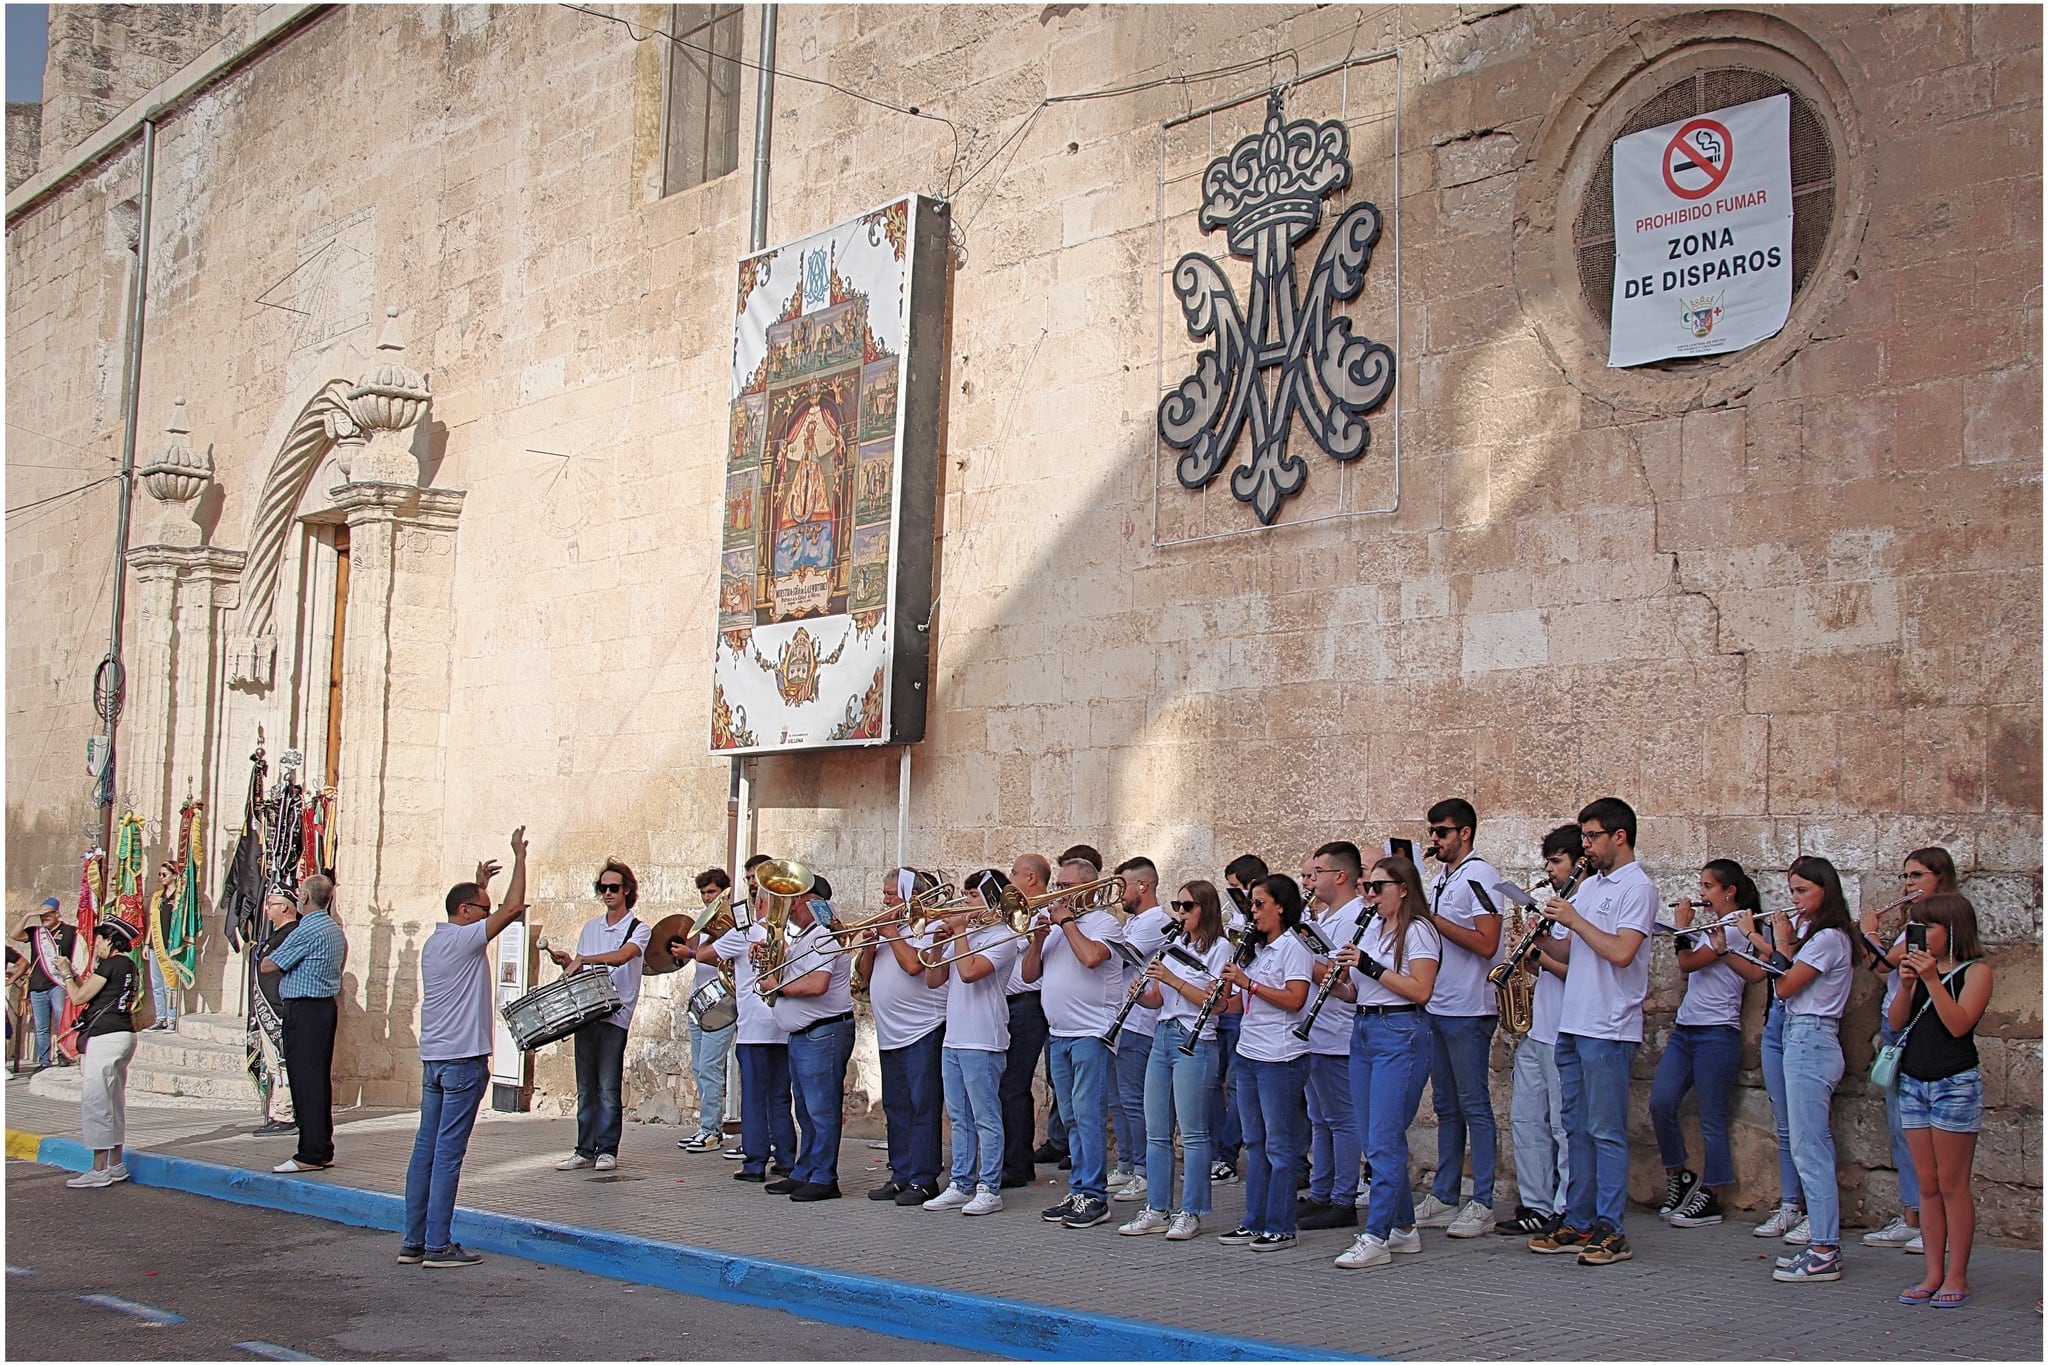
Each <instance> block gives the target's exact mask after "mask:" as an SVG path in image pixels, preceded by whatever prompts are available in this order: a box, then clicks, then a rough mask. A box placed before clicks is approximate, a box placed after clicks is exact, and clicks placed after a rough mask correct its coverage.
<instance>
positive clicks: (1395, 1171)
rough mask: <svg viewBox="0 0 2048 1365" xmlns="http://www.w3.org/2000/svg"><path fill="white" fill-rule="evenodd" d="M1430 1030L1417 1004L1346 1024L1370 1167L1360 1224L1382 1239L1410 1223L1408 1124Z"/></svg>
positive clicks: (1354, 1100) (1426, 1061)
mask: <svg viewBox="0 0 2048 1365" xmlns="http://www.w3.org/2000/svg"><path fill="white" fill-rule="evenodd" d="M1431 1033H1432V1030H1431V1029H1430V1026H1429V1017H1428V1016H1427V1015H1425V1014H1423V1013H1422V1011H1420V1010H1407V1011H1403V1012H1401V1013H1398V1014H1361V1015H1359V1016H1357V1018H1356V1020H1355V1022H1354V1023H1353V1024H1352V1026H1351V1078H1350V1079H1351V1106H1352V1109H1353V1111H1354V1112H1355V1113H1356V1114H1357V1115H1358V1117H1359V1120H1360V1127H1361V1128H1362V1129H1363V1130H1364V1133H1365V1156H1366V1160H1368V1161H1370V1162H1371V1163H1372V1169H1373V1171H1374V1177H1373V1182H1372V1199H1371V1201H1370V1202H1369V1203H1368V1204H1367V1205H1366V1209H1365V1230H1366V1231H1367V1232H1369V1233H1371V1234H1372V1235H1373V1236H1375V1237H1377V1238H1379V1239H1380V1240H1381V1241H1382V1242H1384V1241H1386V1240H1387V1233H1388V1232H1389V1231H1390V1230H1391V1229H1394V1228H1412V1227H1414V1226H1415V1191H1414V1189H1413V1188H1412V1187H1411V1185H1410V1182H1409V1180H1408V1125H1409V1124H1411V1123H1413V1122H1414V1121H1415V1110H1416V1108H1417V1107H1418V1106H1419V1105H1420V1104H1421V1103H1422V1081H1423V1077H1425V1076H1427V1075H1428V1074H1429V1066H1430V1058H1431V1048H1432V1046H1433V1045H1432V1043H1431V1042H1430V1038H1431Z"/></svg>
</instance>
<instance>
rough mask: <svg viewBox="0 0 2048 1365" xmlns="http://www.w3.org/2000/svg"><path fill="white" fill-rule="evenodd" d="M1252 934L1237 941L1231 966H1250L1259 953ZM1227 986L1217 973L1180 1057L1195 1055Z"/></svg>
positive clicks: (1246, 932) (1246, 934) (1219, 973)
mask: <svg viewBox="0 0 2048 1365" xmlns="http://www.w3.org/2000/svg"><path fill="white" fill-rule="evenodd" d="M1254 932H1255V931H1254V930H1250V929H1247V930H1245V934H1244V937H1243V938H1241V939H1239V940H1238V941H1237V951H1236V952H1234V953H1232V954H1231V955H1230V965H1231V966H1233V967H1237V968H1239V969H1242V968H1244V967H1248V966H1250V965H1251V960H1252V957H1253V955H1254V954H1256V953H1257V952H1258V951H1259V947H1258V945H1257V944H1256V943H1254V942H1253V941H1252V935H1253V933H1254ZM1228 984H1229V983H1228V982H1226V981H1224V979H1223V974H1222V973H1221V972H1218V973H1217V974H1216V984H1215V985H1213V986H1211V987H1210V988H1209V994H1208V995H1207V997H1205V998H1204V999H1203V1001H1202V1008H1201V1010H1200V1012H1198V1013H1197V1014H1196V1015H1195V1023H1194V1027H1193V1028H1191V1029H1190V1030H1189V1031H1188V1040H1187V1041H1186V1042H1185V1043H1182V1044H1181V1045H1180V1055H1181V1056H1183V1057H1192V1056H1194V1055H1195V1044H1196V1043H1199V1042H1200V1041H1202V1028H1203V1026H1204V1025H1206V1024H1207V1023H1208V1022H1209V1016H1210V1015H1212V1014H1214V1013H1215V1012H1216V1006H1217V1005H1218V1004H1220V1003H1222V1000H1223V989H1224V987H1225V986H1226V985H1228Z"/></svg>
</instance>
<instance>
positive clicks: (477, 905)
mask: <svg viewBox="0 0 2048 1365" xmlns="http://www.w3.org/2000/svg"><path fill="white" fill-rule="evenodd" d="M462 908H463V909H465V910H489V909H490V908H491V907H490V906H489V905H486V904H485V903H484V902H482V901H464V902H463V903H462Z"/></svg>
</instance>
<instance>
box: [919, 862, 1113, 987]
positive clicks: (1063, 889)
mask: <svg viewBox="0 0 2048 1365" xmlns="http://www.w3.org/2000/svg"><path fill="white" fill-rule="evenodd" d="M1061 901H1070V902H1072V903H1073V907H1074V910H1075V912H1076V913H1077V914H1086V913H1088V912H1089V911H1091V910H1107V911H1109V912H1111V913H1112V914H1113V915H1115V916H1116V918H1117V922H1118V923H1119V924H1121V923H1122V922H1123V921H1124V919H1125V918H1127V916H1125V915H1124V913H1123V908H1124V879H1123V878H1122V877H1116V876H1111V877H1098V878H1096V879H1095V880H1094V881H1092V882H1083V883H1082V884H1081V885H1079V886H1060V887H1055V888H1053V889H1052V890H1050V891H1048V892H1046V893H1045V894H1044V895H1042V896H1026V895H1025V894H1024V893H1023V892H1022V891H1019V890H1018V889H1017V888H1016V887H1014V886H1006V887H1004V888H1003V894H1002V899H1001V900H999V901H997V903H996V904H994V905H992V906H989V907H988V908H987V909H985V910H976V911H973V912H971V913H970V914H969V915H968V916H967V923H966V924H965V925H963V926H962V927H961V928H960V930H959V932H957V933H953V934H948V935H947V936H946V937H944V938H939V939H934V940H932V942H931V943H929V944H927V945H926V946H925V947H924V948H922V949H920V950H919V951H918V954H917V960H918V961H919V962H922V963H923V964H924V965H925V966H927V967H939V966H943V965H944V964H945V962H946V957H947V955H946V954H945V953H944V952H942V951H940V950H941V949H943V948H945V947H947V946H948V945H949V944H952V943H955V942H957V941H959V940H960V939H964V938H966V937H967V936H968V935H969V934H973V933H978V932H980V931H981V930H983V929H992V928H995V927H996V926H998V925H1006V926H1008V928H1009V930H1010V932H1009V934H1008V936H1007V937H1005V938H1001V939H998V940H996V942H997V943H1007V942H1009V941H1010V939H1012V938H1024V937H1025V936H1027V935H1029V934H1031V933H1032V932H1034V930H1035V928H1036V926H1035V925H1034V924H1033V923H1032V921H1033V920H1034V919H1036V918H1037V916H1038V912H1039V911H1040V910H1043V909H1044V908H1045V907H1046V906H1049V905H1056V904H1058V903H1059V902H1061ZM987 946H989V947H993V946H995V945H994V944H989V945H987Z"/></svg>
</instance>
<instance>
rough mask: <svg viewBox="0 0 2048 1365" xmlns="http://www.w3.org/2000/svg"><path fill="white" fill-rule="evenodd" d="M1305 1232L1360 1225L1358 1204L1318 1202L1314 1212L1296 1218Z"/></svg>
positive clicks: (1298, 1224)
mask: <svg viewBox="0 0 2048 1365" xmlns="http://www.w3.org/2000/svg"><path fill="white" fill-rule="evenodd" d="M1295 1224H1296V1226H1298V1227H1299V1228H1300V1229H1301V1230H1302V1231H1303V1232H1318V1231H1321V1230H1322V1229H1324V1228H1355V1227H1357V1226H1358V1206H1357V1205H1356V1204H1318V1205H1316V1207H1315V1210H1314V1212H1312V1213H1309V1214H1305V1215H1304V1216H1302V1217H1300V1218H1297V1219H1296V1220H1295Z"/></svg>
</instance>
